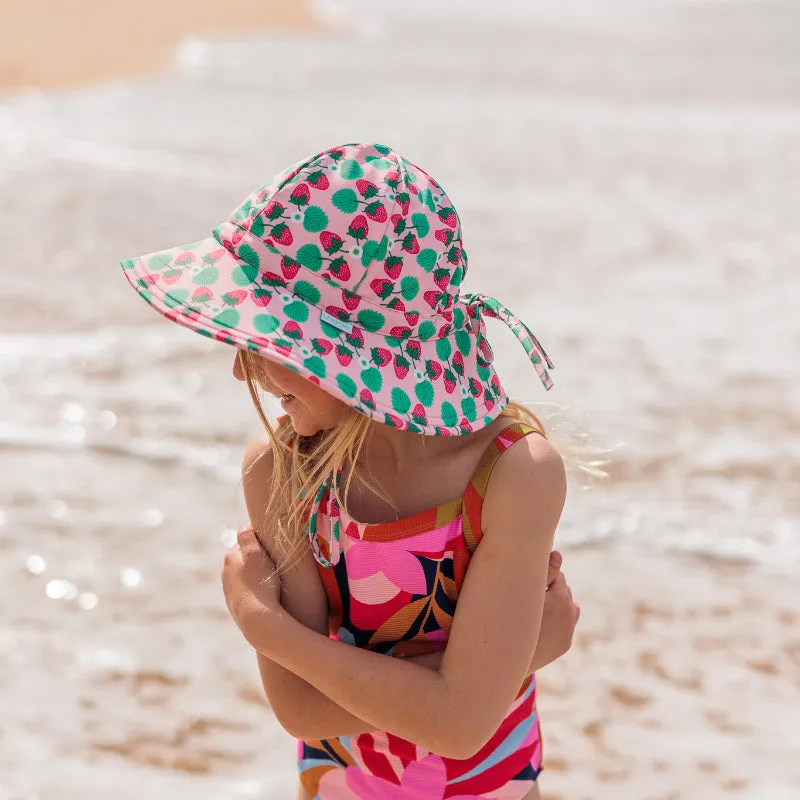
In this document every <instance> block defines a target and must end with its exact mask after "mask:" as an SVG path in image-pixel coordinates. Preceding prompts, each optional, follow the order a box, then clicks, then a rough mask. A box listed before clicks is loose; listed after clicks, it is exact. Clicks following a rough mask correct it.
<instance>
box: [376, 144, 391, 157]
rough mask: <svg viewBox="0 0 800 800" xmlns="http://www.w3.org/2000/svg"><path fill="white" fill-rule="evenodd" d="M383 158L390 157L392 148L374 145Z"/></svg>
mask: <svg viewBox="0 0 800 800" xmlns="http://www.w3.org/2000/svg"><path fill="white" fill-rule="evenodd" d="M372 146H373V147H374V148H375V149H376V150H377V151H378V152H379V153H380V154H381V155H382V156H388V155H389V153H391V152H392V148H391V147H387V146H386V145H385V144H374V143H373V145H372Z"/></svg>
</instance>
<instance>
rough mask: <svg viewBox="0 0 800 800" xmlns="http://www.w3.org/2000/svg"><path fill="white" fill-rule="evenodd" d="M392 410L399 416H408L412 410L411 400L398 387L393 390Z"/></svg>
mask: <svg viewBox="0 0 800 800" xmlns="http://www.w3.org/2000/svg"><path fill="white" fill-rule="evenodd" d="M392 408H393V409H394V410H395V411H396V412H397V413H398V414H407V413H408V410H409V409H410V408H411V398H410V397H409V396H408V395H407V394H406V393H405V392H404V391H403V390H402V389H401V388H399V387H398V386H395V387H394V389H392Z"/></svg>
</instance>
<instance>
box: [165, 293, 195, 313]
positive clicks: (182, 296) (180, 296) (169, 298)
mask: <svg viewBox="0 0 800 800" xmlns="http://www.w3.org/2000/svg"><path fill="white" fill-rule="evenodd" d="M188 296H189V292H188V290H187V289H171V290H170V291H168V292H167V293H166V294H165V295H164V303H166V305H168V306H169V307H170V308H175V306H179V305H182V304H183V303H184V302H185V301H186V298H187V297H188Z"/></svg>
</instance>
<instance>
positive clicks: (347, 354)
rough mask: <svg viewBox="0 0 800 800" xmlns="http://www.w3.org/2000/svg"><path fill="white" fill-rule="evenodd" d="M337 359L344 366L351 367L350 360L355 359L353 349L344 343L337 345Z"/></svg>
mask: <svg viewBox="0 0 800 800" xmlns="http://www.w3.org/2000/svg"><path fill="white" fill-rule="evenodd" d="M336 360H337V361H338V362H339V363H340V364H341V365H342V366H343V367H349V366H350V362H351V361H352V360H353V351H352V350H350V349H349V348H347V347H345V346H344V345H343V344H337V345H336Z"/></svg>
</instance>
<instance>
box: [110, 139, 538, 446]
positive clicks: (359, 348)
mask: <svg viewBox="0 0 800 800" xmlns="http://www.w3.org/2000/svg"><path fill="white" fill-rule="evenodd" d="M122 267H123V269H124V272H125V275H126V277H127V278H128V280H129V282H130V283H131V285H132V286H133V287H134V288H135V289H136V290H137V291H138V292H139V294H140V295H141V296H142V297H143V298H144V299H145V300H146V301H147V302H148V303H149V304H150V305H151V306H153V308H155V309H156V310H157V311H159V312H160V313H161V314H163V315H164V316H165V317H167V318H169V319H171V320H173V321H175V322H178V323H179V324H181V325H184V326H185V327H187V328H190V329H191V330H194V331H197V332H198V333H201V334H203V335H205V336H209V337H212V338H214V339H217V340H219V341H222V342H227V343H228V344H232V345H235V346H237V347H240V348H245V349H248V350H252V351H255V352H257V353H259V354H260V355H263V356H266V357H267V358H270V359H272V360H274V361H276V362H278V363H280V364H283V365H284V366H286V367H288V368H290V369H292V370H294V371H296V372H298V373H299V374H301V375H303V376H304V377H306V378H308V379H309V380H311V381H313V382H314V383H315V384H317V385H319V386H321V387H322V388H324V389H325V390H326V391H328V392H329V393H330V394H332V395H334V396H335V397H338V398H339V399H340V400H342V401H343V402H345V403H347V404H348V405H350V406H352V407H353V408H355V409H356V410H357V411H360V412H361V413H362V414H366V415H367V416H369V417H371V418H373V419H375V420H377V421H378V422H382V423H385V424H387V425H391V426H394V427H395V428H399V429H406V430H410V431H416V432H418V433H423V434H428V435H435V436H447V435H452V434H463V433H470V432H472V431H474V430H478V429H480V428H482V427H484V426H485V425H487V424H489V423H490V422H491V421H492V420H493V419H495V418H496V417H497V416H498V415H499V414H500V412H501V411H502V409H503V408H504V407H505V405H506V404H507V402H508V395H507V394H506V392H505V390H504V389H503V387H502V384H501V383H500V380H499V378H498V376H497V374H496V372H495V371H494V368H493V366H492V358H493V356H492V350H491V347H490V346H489V343H488V341H487V339H486V328H485V324H484V321H483V316H489V317H496V318H499V319H502V320H503V321H504V322H506V324H507V325H508V326H509V327H510V328H511V330H512V331H513V332H514V334H515V335H516V336H517V338H518V339H519V340H520V341H521V342H522V344H523V346H524V347H525V350H526V352H527V353H528V355H529V357H530V359H531V361H532V362H533V364H534V366H535V367H536V370H537V372H538V373H539V376H540V378H541V380H542V382H543V383H544V385H545V387H546V388H548V389H549V388H550V386H551V381H550V377H549V374H548V372H547V368H548V367H550V368H552V366H553V365H552V363H551V362H550V360H549V359H548V358H547V356H546V354H545V352H544V350H543V349H542V347H541V345H540V344H539V342H538V340H537V339H536V337H535V336H534V335H533V334H532V333H531V332H530V330H529V329H528V328H527V327H526V326H525V325H524V324H523V323H522V322H521V321H520V320H518V319H517V318H516V317H515V316H514V315H513V314H511V312H510V311H508V309H506V308H505V307H504V306H502V305H501V304H500V303H499V302H498V301H496V300H494V299H493V298H490V297H486V296H485V295H481V294H471V295H470V294H460V293H459V287H460V286H461V283H462V281H463V280H464V277H465V275H466V272H467V254H466V251H465V250H464V247H463V244H462V239H461V223H460V220H459V217H458V214H457V212H456V210H455V207H454V206H453V204H452V203H451V201H450V200H449V198H448V197H447V195H446V194H445V192H444V191H443V190H442V188H441V186H440V185H439V184H438V183H437V182H436V181H435V180H434V179H433V178H432V177H431V176H430V175H428V174H427V173H426V172H425V171H424V170H422V169H420V167H418V166H416V165H415V164H412V163H411V162H410V161H408V160H407V159H405V158H403V156H401V155H400V154H399V153H397V152H395V151H393V150H392V149H390V148H389V147H386V146H384V145H380V144H346V145H341V146H338V147H332V148H330V149H328V150H325V151H323V152H321V153H318V154H316V155H314V156H311V157H310V158H307V159H305V160H303V161H301V162H300V163H298V164H296V165H294V166H293V167H290V168H289V169H288V170H286V171H284V172H283V173H280V174H279V175H277V176H276V177H275V178H273V180H272V181H270V182H269V183H267V184H265V185H263V186H261V187H259V188H258V189H256V190H255V191H254V192H253V193H252V194H251V195H250V196H249V197H248V198H247V199H246V200H245V201H244V202H243V203H242V205H240V206H239V207H238V208H237V209H236V210H235V211H233V213H232V214H231V215H230V217H229V218H228V220H227V221H226V222H224V223H223V224H222V225H220V226H219V227H218V228H217V229H215V230H214V231H213V236H211V237H209V238H207V239H203V240H200V241H197V242H193V243H191V244H187V245H183V246H180V247H173V248H171V249H169V250H162V251H160V252H157V253H151V254H149V255H145V256H141V257H139V258H133V259H126V260H125V261H123V262H122Z"/></svg>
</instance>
